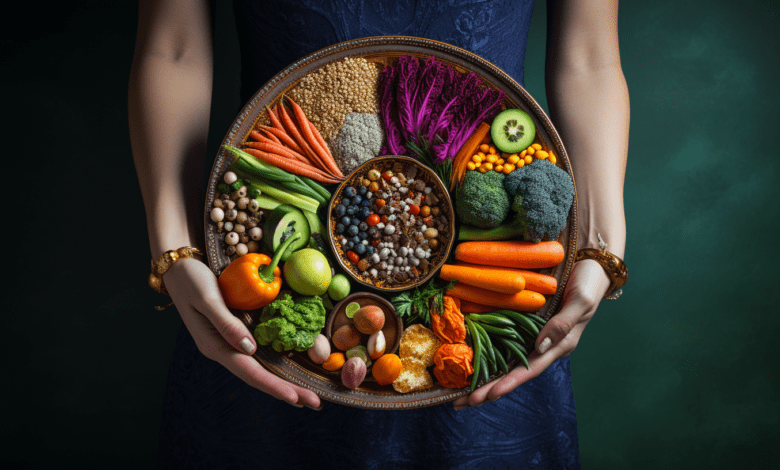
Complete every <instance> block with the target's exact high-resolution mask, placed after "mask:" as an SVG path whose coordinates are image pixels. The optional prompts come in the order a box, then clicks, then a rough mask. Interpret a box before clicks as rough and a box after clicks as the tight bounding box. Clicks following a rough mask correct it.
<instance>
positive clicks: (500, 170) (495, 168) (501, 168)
mask: <svg viewBox="0 0 780 470" xmlns="http://www.w3.org/2000/svg"><path fill="white" fill-rule="evenodd" d="M493 169H494V170H496V171H497V172H499V173H501V172H503V171H504V165H496V166H495V167H493Z"/></svg>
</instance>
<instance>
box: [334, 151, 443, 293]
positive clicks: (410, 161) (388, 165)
mask: <svg viewBox="0 0 780 470" xmlns="http://www.w3.org/2000/svg"><path fill="white" fill-rule="evenodd" d="M399 166H401V167H402V168H408V167H410V166H414V167H416V168H417V175H416V176H415V180H420V179H422V180H423V181H425V183H426V185H427V186H431V187H433V188H434V194H436V196H437V197H438V198H439V199H440V202H439V208H440V209H441V211H442V215H443V216H445V217H446V218H447V223H446V229H447V233H446V237H442V235H441V233H442V231H440V232H439V233H440V235H439V237H438V238H439V248H438V249H437V250H436V251H435V252H434V253H433V255H432V256H431V257H430V258H429V259H428V260H427V261H428V263H430V267H429V269H428V271H427V272H426V273H425V274H423V275H420V276H417V277H416V278H414V279H412V280H407V281H405V282H394V283H389V282H387V281H384V280H383V281H379V282H377V281H375V280H372V279H371V278H370V277H369V276H363V275H362V274H360V272H359V271H358V269H357V266H356V265H354V264H352V262H351V261H350V260H349V258H347V253H346V252H345V250H344V249H342V246H341V241H340V238H341V237H343V235H339V234H337V233H336V225H337V224H338V221H337V220H336V217H334V216H333V209H334V208H335V207H336V206H337V205H338V204H339V203H340V202H341V200H342V199H343V198H344V190H345V189H346V188H347V187H348V186H357V185H358V184H359V182H360V181H361V180H362V179H363V178H364V177H366V176H367V174H368V172H369V171H370V170H372V169H376V170H378V171H379V172H380V173H383V172H384V171H386V170H393V169H394V168H398V167H399ZM328 238H329V241H330V247H331V249H332V250H333V254H334V257H335V258H336V260H337V261H338V263H339V265H340V266H341V267H342V268H343V269H344V271H346V272H347V274H348V275H349V276H350V277H351V278H352V279H353V280H354V281H355V282H357V283H358V284H360V286H362V287H367V288H369V289H373V290H378V291H380V292H401V291H405V290H409V289H413V288H415V287H418V286H420V285H422V284H425V283H426V282H428V280H429V279H431V278H432V277H433V275H434V274H436V272H437V271H438V270H439V268H441V266H442V265H443V264H444V263H445V262H446V261H447V258H448V257H449V255H450V251H451V250H452V247H453V245H454V244H455V211H454V209H453V206H452V199H450V193H449V191H448V190H447V188H446V187H445V186H444V183H442V181H441V179H439V177H438V176H437V175H436V173H435V172H434V171H433V170H431V169H430V168H429V167H427V166H426V165H425V164H423V163H422V162H420V161H419V160H417V159H414V158H410V157H404V156H398V155H389V156H383V157H376V158H372V159H371V160H369V161H367V162H366V163H364V164H362V165H360V166H359V167H358V168H357V169H356V170H355V171H353V172H352V174H351V175H349V177H348V178H347V179H346V180H345V181H344V182H343V183H341V185H339V187H338V189H336V191H335V192H334V193H333V197H332V198H331V199H330V204H328Z"/></svg>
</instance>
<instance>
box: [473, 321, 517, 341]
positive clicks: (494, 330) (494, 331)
mask: <svg viewBox="0 0 780 470" xmlns="http://www.w3.org/2000/svg"><path fill="white" fill-rule="evenodd" d="M479 326H481V327H482V328H484V330H485V331H486V332H488V333H490V334H491V335H494V336H506V337H509V338H514V337H516V336H518V334H517V332H516V331H515V330H513V329H512V328H499V327H497V326H493V325H485V324H484V323H480V324H479Z"/></svg>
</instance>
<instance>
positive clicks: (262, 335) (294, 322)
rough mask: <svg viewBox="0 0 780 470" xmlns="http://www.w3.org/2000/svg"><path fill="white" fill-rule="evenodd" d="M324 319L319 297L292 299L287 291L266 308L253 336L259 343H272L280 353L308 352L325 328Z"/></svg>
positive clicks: (264, 344)
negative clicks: (292, 351)
mask: <svg viewBox="0 0 780 470" xmlns="http://www.w3.org/2000/svg"><path fill="white" fill-rule="evenodd" d="M325 316H326V312H325V306H324V305H323V303H322V299H321V298H320V297H318V296H316V295H314V296H296V297H293V296H292V295H290V294H289V293H287V292H284V293H282V294H280V295H279V296H278V297H277V298H276V300H274V301H273V302H271V303H270V304H268V305H266V306H265V307H263V312H262V314H261V315H260V320H259V322H258V324H257V326H256V327H255V331H254V336H255V339H256V340H257V342H258V344H261V345H263V346H267V345H269V344H270V345H271V347H272V348H274V350H276V351H279V352H282V351H291V350H295V351H306V350H307V349H309V348H311V347H312V345H314V338H316V337H317V335H318V334H319V333H320V331H321V330H322V328H323V327H324V326H325Z"/></svg>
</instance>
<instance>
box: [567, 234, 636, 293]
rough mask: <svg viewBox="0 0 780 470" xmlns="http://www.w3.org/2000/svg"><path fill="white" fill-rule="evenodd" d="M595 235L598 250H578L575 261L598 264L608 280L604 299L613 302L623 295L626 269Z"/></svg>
mask: <svg viewBox="0 0 780 470" xmlns="http://www.w3.org/2000/svg"><path fill="white" fill-rule="evenodd" d="M597 235H598V237H599V249H595V248H583V249H581V250H578V251H577V257H576V259H575V261H582V260H584V259H592V260H593V261H595V262H597V263H599V264H600V265H601V267H602V268H604V271H606V273H607V276H609V279H610V284H609V289H607V294H606V295H605V296H604V298H605V299H607V300H615V299H617V298H618V297H620V295H621V294H622V293H623V289H622V287H623V285H624V284H625V283H626V281H628V268H627V267H626V263H624V262H623V260H622V259H620V258H618V257H617V256H616V255H614V254H612V253H610V252H609V251H607V244H606V243H604V240H602V239H601V234H597Z"/></svg>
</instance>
